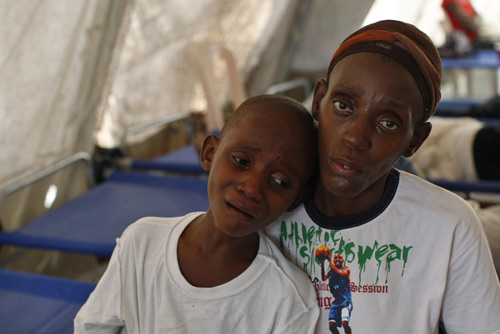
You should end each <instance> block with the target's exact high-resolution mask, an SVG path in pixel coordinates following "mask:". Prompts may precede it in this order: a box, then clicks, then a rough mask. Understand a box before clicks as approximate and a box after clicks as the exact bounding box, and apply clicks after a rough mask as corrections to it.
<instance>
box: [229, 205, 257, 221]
mask: <svg viewBox="0 0 500 334" xmlns="http://www.w3.org/2000/svg"><path fill="white" fill-rule="evenodd" d="M226 206H227V207H228V209H229V211H230V212H232V213H234V214H235V215H237V216H238V217H239V218H240V219H242V220H249V219H253V218H255V216H256V215H255V214H253V213H252V212H251V210H250V209H248V208H246V207H245V206H243V205H241V204H237V203H234V202H233V203H231V202H228V201H226Z"/></svg>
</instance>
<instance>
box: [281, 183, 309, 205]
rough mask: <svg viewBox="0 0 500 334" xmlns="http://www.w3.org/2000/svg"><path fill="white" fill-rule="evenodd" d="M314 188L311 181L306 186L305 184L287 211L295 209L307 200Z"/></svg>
mask: <svg viewBox="0 0 500 334" xmlns="http://www.w3.org/2000/svg"><path fill="white" fill-rule="evenodd" d="M312 190H313V187H312V184H311V182H309V183H308V184H307V185H306V186H304V188H303V189H302V191H301V192H300V193H299V195H298V196H297V198H296V199H295V201H293V203H292V204H291V205H290V206H289V207H288V209H286V212H290V211H293V210H295V209H296V208H297V207H298V206H299V205H300V204H301V203H302V202H304V201H305V200H306V198H307V197H309V195H311V194H312Z"/></svg>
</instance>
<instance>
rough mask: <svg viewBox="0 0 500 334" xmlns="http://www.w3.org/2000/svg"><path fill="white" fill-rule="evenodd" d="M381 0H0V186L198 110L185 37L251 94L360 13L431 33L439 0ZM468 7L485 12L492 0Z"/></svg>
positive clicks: (221, 80) (327, 43) (220, 80)
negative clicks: (216, 56) (228, 56)
mask: <svg viewBox="0 0 500 334" xmlns="http://www.w3.org/2000/svg"><path fill="white" fill-rule="evenodd" d="M391 2H392V3H393V5H394V3H396V4H399V5H401V4H400V1H394V0H352V1H341V0H168V1H164V0H108V1H99V0H72V1H64V0H17V1H2V2H0V22H1V23H2V24H1V25H0V31H1V33H0V74H1V76H0V78H1V79H0V120H1V122H0V145H1V147H2V154H0V191H1V190H2V188H3V187H4V186H5V185H6V184H7V183H9V182H11V181H12V180H13V179H17V178H21V177H23V176H25V175H28V174H31V173H33V172H36V171H39V170H41V169H42V168H43V167H45V166H48V165H52V164H54V163H55V162H56V161H59V160H61V159H63V158H65V157H68V156H69V155H71V154H73V153H75V152H78V151H86V152H88V153H92V152H93V150H94V147H95V145H98V146H100V147H103V148H114V147H118V145H119V144H120V139H121V135H122V134H123V132H124V131H125V129H127V128H130V127H131V126H134V125H138V124H142V123H145V122H149V121H153V120H158V119H161V118H163V117H165V116H168V115H170V114H174V113H179V112H188V111H198V110H203V109H204V107H205V106H204V104H205V101H204V97H203V92H202V90H201V86H200V84H199V80H198V78H197V76H196V73H195V72H194V70H193V68H192V66H191V65H190V63H189V61H188V60H187V57H186V53H185V50H186V48H187V46H188V45H189V43H190V42H192V41H206V40H209V41H215V42H218V43H222V44H224V45H225V46H226V47H227V48H228V49H229V50H230V51H231V52H232V53H234V55H235V58H236V61H237V67H238V70H239V71H240V74H241V77H242V79H243V81H244V83H245V86H246V89H247V94H248V95H249V96H252V95H256V94H259V93H264V92H265V91H266V89H267V88H268V87H269V86H270V85H272V84H275V83H277V82H280V81H282V80H284V79H287V74H288V73H290V72H291V71H295V72H307V71H316V70H317V71H320V72H321V71H323V70H324V69H326V67H327V64H328V62H329V58H330V56H331V53H332V52H333V50H334V49H335V48H336V47H337V45H338V44H339V43H340V42H341V41H342V40H343V39H344V38H345V37H346V35H347V34H348V33H350V32H351V31H353V30H355V29H357V28H359V27H360V26H361V25H362V24H363V23H364V24H366V23H369V22H368V21H367V20H366V19H365V18H366V17H367V13H368V16H369V17H368V19H369V20H372V21H373V20H378V19H381V18H395V19H403V20H407V21H408V20H409V21H410V23H414V24H417V25H418V26H420V27H422V29H424V31H426V32H428V33H429V34H430V35H431V36H432V32H431V31H429V30H428V29H427V28H425V27H427V26H426V24H428V22H429V20H430V21H432V18H431V15H430V13H431V12H436V11H437V10H438V7H439V6H436V4H438V3H439V2H440V1H439V0H419V1H413V2H412V5H411V8H410V7H408V10H407V12H408V13H410V12H411V13H412V14H413V16H411V18H410V16H407V18H406V19H405V18H401V16H398V15H396V13H394V12H393V11H389V10H387V8H389V9H391V8H396V7H397V6H393V7H391V6H387V4H388V3H391ZM384 3H385V4H386V5H383V4H384ZM475 3H481V4H482V5H483V6H482V8H486V9H492V6H493V4H495V6H496V3H497V2H496V1H493V0H475ZM372 4H373V5H372ZM481 4H479V6H478V7H480V5H481ZM377 8H379V10H378V11H377ZM397 8H400V7H397ZM405 8H406V7H405ZM495 8H496V9H498V8H497V7H495ZM400 12H401V11H400ZM363 20H365V21H363ZM433 24H434V26H435V25H436V22H433ZM424 25H425V27H424ZM215 68H216V69H217V71H218V72H217V73H216V80H215V81H214V83H213V84H214V86H215V88H216V89H215V91H216V92H217V95H218V98H219V99H220V101H221V103H220V104H221V105H223V104H224V102H225V101H226V100H227V99H228V89H227V73H225V72H224V70H223V67H222V66H221V64H217V63H216V64H215Z"/></svg>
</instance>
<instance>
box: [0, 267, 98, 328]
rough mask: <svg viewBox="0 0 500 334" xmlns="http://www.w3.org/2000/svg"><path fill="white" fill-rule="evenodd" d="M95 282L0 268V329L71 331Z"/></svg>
mask: <svg viewBox="0 0 500 334" xmlns="http://www.w3.org/2000/svg"><path fill="white" fill-rule="evenodd" d="M94 288H95V284H93V283H87V282H81V281H76V280H70V279H65V278H57V277H49V276H44V275H38V274H31V273H25V272H20V271H13V270H6V269H0V332H2V333H57V334H66V333H67V334H69V333H73V319H74V318H75V315H76V313H77V312H78V310H79V309H80V308H81V306H82V305H83V304H84V303H85V301H86V300H87V298H88V296H89V295H90V293H91V292H92V291H93V290H94Z"/></svg>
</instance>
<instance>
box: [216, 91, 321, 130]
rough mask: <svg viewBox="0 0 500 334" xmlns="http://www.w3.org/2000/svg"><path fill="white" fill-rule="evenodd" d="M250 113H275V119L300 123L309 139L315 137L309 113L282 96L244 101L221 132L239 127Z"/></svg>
mask: <svg viewBox="0 0 500 334" xmlns="http://www.w3.org/2000/svg"><path fill="white" fill-rule="evenodd" d="M252 113H266V114H269V113H276V117H287V118H289V119H290V121H297V122H300V124H301V125H302V126H301V128H302V129H303V131H304V132H306V134H307V135H310V136H311V138H313V137H316V125H315V123H314V119H313V118H312V115H311V113H310V112H309V111H308V110H307V109H306V108H305V107H304V106H303V105H302V104H301V103H299V102H298V101H296V100H294V99H291V98H289V97H286V96H283V95H259V96H255V97H251V98H249V99H247V100H246V101H244V102H243V103H242V104H241V105H240V106H239V107H238V108H237V109H236V110H235V111H234V112H233V114H232V115H231V117H230V119H229V120H228V121H227V123H226V125H225V126H224V128H223V129H222V131H221V139H222V137H223V136H224V134H225V133H226V132H227V131H228V130H229V129H231V128H233V127H234V126H239V125H240V124H241V123H243V122H244V121H245V118H246V117H248V115H250V114H252Z"/></svg>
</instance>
